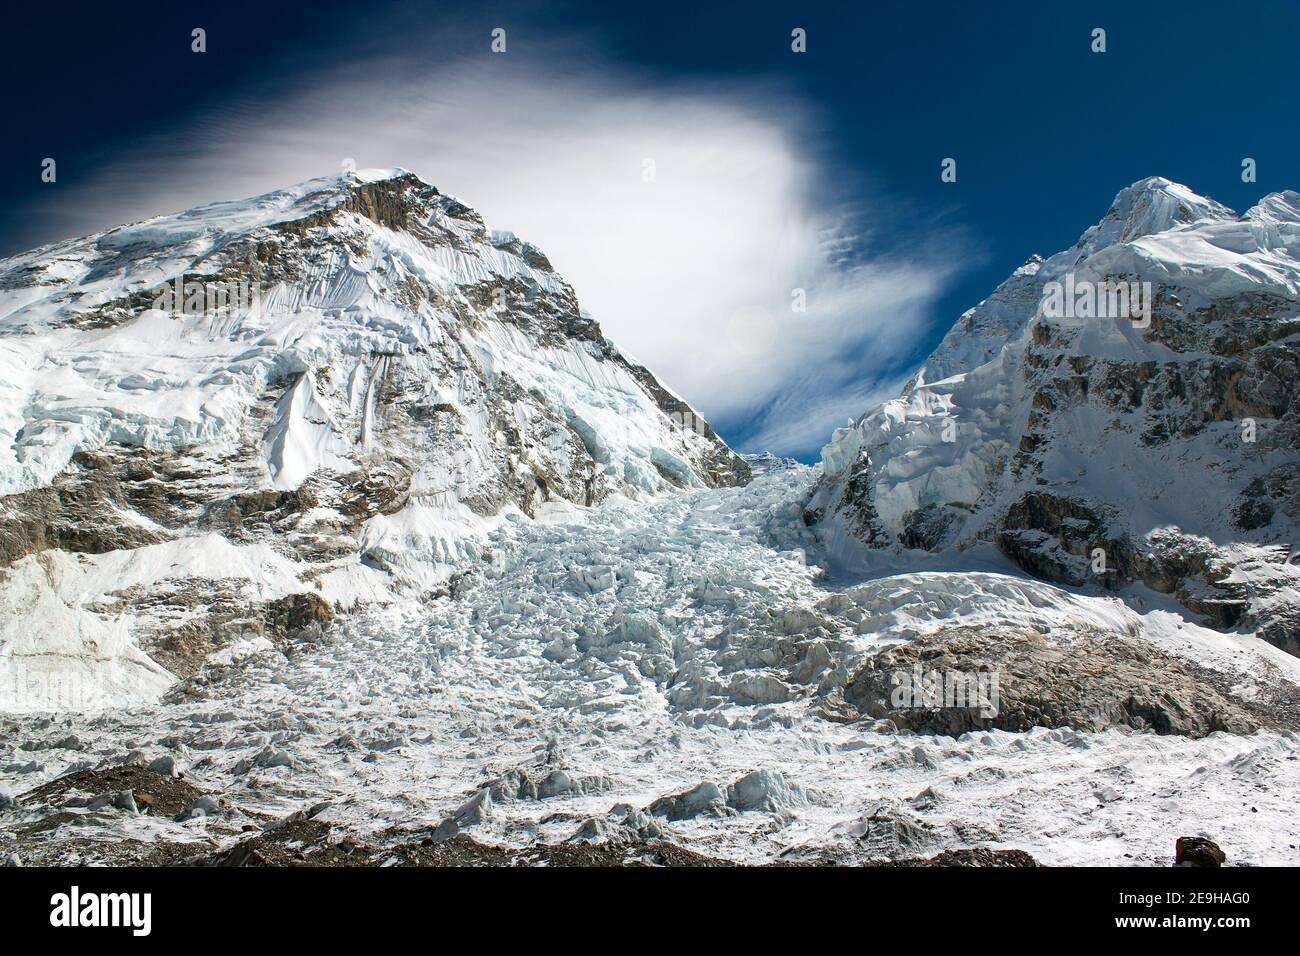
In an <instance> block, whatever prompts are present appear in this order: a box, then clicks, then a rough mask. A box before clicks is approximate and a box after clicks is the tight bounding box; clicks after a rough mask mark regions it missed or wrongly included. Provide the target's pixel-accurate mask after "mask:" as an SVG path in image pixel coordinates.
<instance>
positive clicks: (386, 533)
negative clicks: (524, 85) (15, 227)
mask: <svg viewBox="0 0 1300 956" xmlns="http://www.w3.org/2000/svg"><path fill="white" fill-rule="evenodd" d="M178 282H179V283H180V284H179V285H177V283H178ZM191 283H194V284H199V285H189V284H191ZM169 289H170V290H174V291H178V292H179V293H180V294H179V295H173V296H172V298H171V299H170V301H169V300H168V299H167V298H165V297H164V294H165V293H166V292H167V291H168V290H169ZM213 290H216V291H217V292H218V293H223V294H226V295H227V301H225V302H224V303H223V301H222V300H221V299H220V298H219V296H218V295H217V294H214V292H213ZM194 291H198V292H199V293H200V295H199V296H198V297H195V296H194V295H193V292H194ZM204 292H206V293H207V295H206V296H205V295H203V294H202V293H204ZM748 476H749V469H748V467H747V466H746V465H745V463H744V462H743V461H742V460H741V459H739V458H738V457H737V456H735V455H734V454H732V453H731V451H730V449H728V448H727V447H726V446H725V445H724V444H723V443H722V442H721V441H720V440H719V439H717V438H716V437H715V436H714V434H713V432H712V430H711V429H710V428H709V427H708V425H707V424H706V423H704V422H703V420H702V419H701V418H700V417H699V416H698V415H696V414H695V413H694V411H693V409H691V408H690V406H688V405H687V404H686V403H685V402H684V401H682V400H681V399H680V398H678V397H677V396H675V395H674V394H672V393H671V392H670V391H669V390H668V389H666V388H665V387H664V386H662V385H661V384H660V383H659V382H658V381H656V380H655V378H654V377H653V376H652V375H651V374H650V373H649V372H648V371H647V370H646V369H644V368H643V367H641V366H640V365H638V364H637V363H635V362H634V361H632V360H630V359H629V358H628V357H626V356H624V355H623V354H621V353H620V352H619V351H618V349H617V348H616V347H615V346H614V345H613V344H612V343H610V342H609V341H608V340H607V339H605V338H604V337H603V336H602V335H601V332H600V329H599V327H598V326H597V324H596V323H595V322H594V321H593V320H592V319H591V318H589V317H588V316H586V315H585V314H583V313H582V312H581V311H580V309H579V307H578V303H577V299H576V298H575V296H574V293H573V290H572V289H571V288H570V287H569V286H568V284H567V283H565V282H564V280H563V279H562V278H561V277H560V276H559V275H558V274H556V272H555V271H554V270H553V269H552V268H551V266H550V263H549V262H548V261H547V259H546V257H545V256H544V255H543V254H542V253H541V252H540V251H539V250H538V249H537V248H535V247H534V246H532V245H530V244H528V243H526V242H523V241H521V240H519V239H518V238H516V237H515V236H513V235H512V234H510V233H506V232H498V231H489V230H488V229H487V228H486V227H485V225H484V223H483V221H482V220H481V218H480V217H479V216H478V214H477V213H475V212H474V211H473V210H472V209H470V208H468V207H466V206H464V205H463V204H461V203H459V202H457V201H456V200H455V199H452V198H451V197H449V196H445V195H443V194H441V193H439V191H438V190H437V189H436V188H434V187H433V186H430V185H428V184H427V183H424V182H423V181H421V180H420V179H419V178H417V177H416V176H414V175H413V174H411V173H409V172H406V171H403V170H392V171H374V172H365V173H361V174H351V173H349V174H344V175H343V176H341V177H338V178H330V179H321V180H313V181H310V182H307V183H303V184H301V185H298V186H295V187H292V188H289V189H285V190H281V191H278V192H274V193H270V194H267V195H264V196H258V197H255V198H253V199H249V200H244V201H240V202H223V203H216V204H213V205H210V206H205V207H201V208H197V209H192V210H188V211H186V212H182V213H179V214H176V215H171V216H162V217H158V218H154V219H149V220H146V221H143V222H139V223H134V224H131V225H126V226H122V227H119V228H116V229H112V230H109V231H107V232H105V233H101V234H98V235H94V236H88V237H85V238H82V239H76V240H71V241H68V242H61V243H56V244H53V245H50V246H45V247H42V248H40V249H36V250H33V251H32V252H30V253H26V254H23V255H19V256H15V257H12V258H9V259H6V260H3V261H0V495H3V496H4V497H0V514H2V515H3V518H4V525H3V531H0V562H2V564H0V567H5V568H7V569H8V570H7V572H5V574H6V583H5V585H3V588H4V589H5V590H4V593H3V595H0V600H3V601H5V602H6V603H7V604H9V605H11V607H12V611H13V613H15V614H17V615H19V617H17V618H11V619H10V620H9V622H8V623H9V625H10V627H11V628H16V629H17V631H16V633H14V634H9V632H8V631H6V632H5V633H6V634H7V635H8V636H7V637H6V638H5V640H4V643H3V644H2V645H0V668H3V669H5V670H6V672H7V673H6V676H7V678H8V680H6V681H5V682H4V684H5V686H13V685H15V684H16V685H24V684H26V683H32V681H29V680H28V678H29V677H34V678H39V679H34V683H35V685H37V689H36V690H35V691H31V692H28V691H23V692H21V696H26V697H29V698H30V699H32V700H36V701H37V702H39V700H40V697H41V693H42V692H41V691H40V690H39V686H41V685H42V684H43V683H44V682H45V681H46V676H45V675H47V672H49V671H50V670H51V669H53V671H55V672H57V671H58V670H59V665H58V660H60V659H64V660H65V662H66V663H67V664H68V666H69V667H70V668H72V669H73V670H75V671H76V672H78V673H81V674H82V675H83V677H84V678H85V681H83V683H85V684H86V686H84V687H83V692H84V694H83V696H86V697H98V696H101V695H102V693H108V696H109V697H112V696H113V693H112V692H111V691H112V690H113V689H114V688H117V689H121V688H126V687H135V688H150V687H156V686H157V683H158V681H157V679H156V671H155V670H149V669H148V668H146V670H147V671H148V674H150V675H155V676H150V677H148V678H147V679H146V678H144V677H141V678H139V679H136V678H131V679H127V678H126V677H123V676H121V675H120V674H118V671H119V670H120V669H121V668H122V667H123V666H125V665H124V664H123V663H122V661H123V660H124V658H123V657H122V654H123V653H124V651H123V650H122V648H124V647H129V646H130V645H131V643H132V641H131V638H132V635H133V636H134V638H135V639H136V640H137V641H138V643H139V644H140V645H141V646H142V647H143V648H144V649H145V650H146V651H148V652H150V653H151V654H153V655H154V657H155V659H156V660H157V661H158V662H159V663H162V664H165V665H166V666H168V667H171V668H173V669H174V670H176V671H178V672H181V673H184V672H187V671H188V670H189V669H192V667H193V666H195V665H196V663H197V662H198V661H199V660H201V659H202V656H203V655H204V654H205V653H206V652H207V651H209V650H210V649H211V648H212V647H213V646H215V645H216V644H219V643H223V642H224V641H226V640H229V639H230V635H231V634H232V632H233V633H239V634H244V633H249V632H252V633H260V632H261V631H263V630H266V629H267V627H268V626H269V625H268V624H267V615H268V614H271V613H272V612H271V611H268V610H267V608H269V607H270V606H271V605H270V604H268V602H272V601H274V600H278V599H282V598H283V599H287V598H291V597H292V596H294V595H298V597H296V598H294V601H296V603H294V604H293V607H294V608H296V609H297V610H295V611H294V612H293V614H292V615H290V616H291V617H294V620H295V623H302V621H303V620H306V621H307V622H309V623H310V622H312V621H318V619H322V618H326V617H327V616H329V615H332V614H333V613H334V612H336V611H337V610H340V609H346V608H349V607H352V606H354V605H356V604H359V603H373V602H375V601H384V600H387V599H389V598H391V596H392V595H393V594H394V593H396V592H398V591H402V590H407V591H409V590H411V589H413V588H414V589H416V590H417V591H418V590H419V589H427V588H432V587H438V586H440V585H442V583H443V582H445V581H447V580H448V578H449V577H450V576H451V575H452V574H453V573H454V571H455V569H456V568H457V567H458V566H459V565H460V564H462V563H463V562H465V561H467V560H472V559H474V558H475V557H476V555H477V554H478V553H479V550H480V547H481V542H482V539H483V535H484V533H485V532H486V531H487V530H489V529H490V528H491V527H493V526H494V524H495V523H496V522H497V521H498V520H499V519H500V517H501V516H502V515H504V514H508V513H511V512H512V511H522V512H524V513H526V514H530V515H531V514H533V513H535V512H536V510H537V509H538V508H539V507H541V506H542V505H543V504H544V503H545V502H547V501H557V500H563V501H567V502H571V503H574V504H576V505H580V506H590V505H596V504H599V503H600V502H602V501H604V500H606V499H608V498H611V497H627V498H636V497H640V496H647V495H649V496H654V495H657V494H660V493H663V492H666V491H670V490H673V489H678V488H687V487H705V486H717V485H722V484H734V483H737V482H744V481H745V480H747V479H748ZM168 548H174V549H179V553H186V554H193V553H196V552H197V553H202V554H204V555H206V556H207V558H208V559H209V560H207V561H206V562H203V561H200V562H198V563H197V564H198V565H203V567H201V568H200V567H198V566H197V565H196V566H194V567H190V568H188V569H186V570H184V571H177V572H176V573H175V574H172V575H170V576H169V575H166V574H163V575H161V576H160V577H156V578H155V579H154V580H152V581H151V582H150V583H149V584H148V585H147V586H145V585H140V586H136V585H134V584H132V583H127V582H125V580H112V579H111V575H109V573H108V572H107V570H106V568H107V567H108V562H110V560H116V558H113V559H110V558H108V557H107V556H106V555H107V554H108V553H109V552H114V553H118V552H121V551H123V550H128V551H132V552H138V553H139V555H140V557H139V561H140V562H141V563H142V564H150V563H151V562H152V561H153V560H154V559H153V558H152V557H150V555H153V554H155V553H159V554H161V553H163V552H160V551H158V549H164V550H165V549H168ZM259 549H260V550H259ZM51 551H54V552H59V554H58V555H57V556H56V557H50V556H49V555H50V553H51ZM268 561H269V562H271V563H276V562H280V563H287V569H288V570H287V572H286V573H280V572H279V571H277V572H276V574H270V573H269V572H268V573H267V574H262V573H261V572H260V571H256V570H254V572H253V573H251V574H248V575H245V574H243V573H242V572H241V571H240V570H239V568H241V567H244V566H249V567H254V568H256V567H258V566H261V567H266V566H267V565H266V564H265V562H268ZM51 562H53V564H54V565H58V566H60V567H62V566H64V565H67V566H68V567H69V568H75V569H76V571H75V574H76V575H82V576H85V577H87V578H88V579H90V580H94V581H99V582H101V585H97V588H98V589H97V590H93V592H91V591H86V590H84V589H82V588H81V587H80V585H78V586H77V588H76V589H74V590H75V591H76V595H77V596H75V597H74V596H71V592H69V590H68V587H67V586H66V582H65V580H64V579H65V578H66V576H67V574H73V573H74V572H73V571H72V570H69V571H67V572H66V573H65V572H63V571H60V572H58V573H56V572H55V571H53V570H51ZM259 562H261V564H260V565H259ZM267 581H277V582H279V584H278V585H277V586H276V587H274V588H271V589H269V590H268V587H267V585H266V582H267ZM19 588H21V589H23V590H22V593H23V595H25V596H24V597H21V598H20V597H19V595H18V590H17V589H19ZM272 592H273V593H272ZM282 629H283V628H282ZM109 633H111V634H113V635H116V636H115V637H113V638H112V639H111V640H110V639H108V638H107V637H105V636H104V635H107V634H109ZM178 635H180V636H178ZM131 654H132V655H133V657H132V659H135V656H137V655H138V652H137V651H132V652H131ZM50 655H53V657H50ZM38 660H39V662H40V675H32V674H29V673H28V669H29V668H35V667H36V666H37V662H38ZM52 661H53V663H51V662H52ZM87 661H90V662H92V663H90V664H87ZM95 661H99V662H101V663H102V666H99V665H96V664H94V663H93V662H95ZM142 666H143V665H142ZM93 674H101V675H102V681H101V680H100V679H99V678H96V677H94V676H93ZM0 693H3V692H0ZM3 702H4V701H3V699H0V704H2V703H3Z"/></svg>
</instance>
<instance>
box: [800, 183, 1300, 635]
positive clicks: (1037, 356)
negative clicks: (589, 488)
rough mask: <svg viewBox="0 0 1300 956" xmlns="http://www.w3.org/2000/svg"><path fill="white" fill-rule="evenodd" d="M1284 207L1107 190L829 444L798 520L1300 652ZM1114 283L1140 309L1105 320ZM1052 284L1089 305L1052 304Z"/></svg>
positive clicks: (841, 540) (858, 540)
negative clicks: (1080, 220)
mask: <svg viewBox="0 0 1300 956" xmlns="http://www.w3.org/2000/svg"><path fill="white" fill-rule="evenodd" d="M1298 198H1300V197H1298V196H1297V194H1296V193H1294V192H1290V191H1288V192H1282V193H1274V194H1271V195H1269V196H1266V197H1264V199H1263V200H1261V201H1260V203H1259V204H1258V205H1257V206H1255V207H1254V208H1253V209H1252V210H1251V212H1250V213H1248V214H1247V215H1246V216H1243V217H1238V216H1237V215H1236V214H1235V213H1233V212H1232V211H1231V210H1229V209H1227V208H1226V207H1223V206H1221V205H1219V204H1218V203H1215V202H1213V201H1212V200H1208V199H1204V198H1203V197H1199V196H1197V195H1195V194H1194V193H1192V192H1191V191H1190V190H1188V189H1187V188H1186V187H1184V186H1180V185H1178V184H1176V183H1172V182H1170V181H1169V180H1165V179H1160V178H1153V179H1147V180H1142V181H1141V182H1139V183H1135V184H1134V185H1133V186H1130V187H1128V188H1126V189H1124V190H1121V191H1120V193H1119V195H1118V196H1117V198H1116V201H1115V203H1114V204H1113V205H1112V207H1111V208H1110V210H1109V211H1108V213H1107V214H1106V217H1105V218H1104V219H1103V220H1102V221H1101V222H1100V223H1099V224H1098V225H1097V226H1094V227H1092V228H1091V229H1089V230H1088V231H1087V232H1085V233H1084V235H1083V238H1082V239H1081V240H1080V241H1079V243H1078V244H1076V245H1075V246H1074V247H1072V248H1071V249H1068V250H1065V251H1064V252H1061V253H1058V254H1057V255H1055V256H1052V257H1051V258H1049V259H1047V260H1046V261H1044V262H1042V263H1041V264H1036V266H1037V267H1036V268H1032V269H1026V268H1023V267H1022V268H1021V269H1018V270H1016V272H1015V273H1014V274H1013V275H1012V276H1010V277H1009V278H1008V279H1007V280H1006V281H1005V282H1003V283H1002V285H1000V286H999V287H998V288H997V289H996V290H995V291H994V292H993V293H992V294H991V295H990V296H989V297H988V298H987V299H986V300H984V301H983V302H981V303H980V304H979V305H978V306H976V307H975V308H974V309H971V310H968V311H967V312H966V313H964V314H963V315H962V316H961V317H960V318H959V319H958V321H957V322H956V324H955V325H954V326H953V328H952V329H951V330H950V331H949V333H948V335H947V336H945V338H944V339H943V341H942V342H941V343H940V345H939V347H938V348H937V349H936V350H935V352H934V353H933V354H932V355H931V357H930V358H929V359H927V361H926V362H925V364H924V365H923V366H922V369H921V370H920V372H919V373H918V375H917V377H916V378H915V379H914V380H913V381H912V382H911V383H909V385H908V387H907V388H905V389H904V391H903V394H902V395H901V396H900V397H899V398H898V399H895V400H893V401H890V402H886V403H885V404H883V405H882V406H880V407H878V408H876V409H873V410H871V411H869V412H868V414H866V415H864V416H863V418H862V419H861V420H860V422H859V424H858V425H857V426H856V427H854V428H851V429H841V430H839V431H837V433H836V435H835V437H834V438H833V440H832V441H831V443H830V444H829V445H827V446H826V448H825V449H824V450H823V454H822V461H823V469H824V478H823V482H822V485H821V487H820V489H819V490H818V492H817V493H816V495H815V496H814V497H813V500H812V502H811V503H810V507H809V509H808V513H809V517H810V520H811V521H813V522H815V523H818V524H819V525H820V526H821V527H822V528H823V531H824V533H825V534H826V535H827V536H828V540H829V541H831V542H833V543H836V544H835V546H836V547H839V548H840V549H841V550H842V551H843V552H844V553H845V554H852V553H857V552H858V551H860V550H861V548H862V546H863V545H865V546H867V547H868V548H872V549H891V548H912V549H924V550H943V549H948V548H956V549H960V550H965V549H972V548H980V547H983V546H986V545H989V544H992V545H994V546H996V547H997V549H998V550H1000V551H1001V552H1002V553H1003V554H1004V555H1005V556H1008V557H1010V558H1011V559H1012V560H1014V561H1015V562H1017V563H1018V564H1019V565H1020V566H1021V567H1023V568H1024V569H1026V570H1028V571H1030V572H1032V573H1034V574H1038V575H1041V576H1043V577H1047V578H1049V579H1051V580H1056V581H1065V582H1068V583H1071V584H1076V585H1083V584H1094V585H1098V586H1101V587H1106V588H1124V587H1128V586H1130V585H1133V584H1135V583H1140V584H1141V585H1145V586H1147V587H1150V588H1152V589H1154V590H1157V591H1164V592H1174V593H1176V594H1177V596H1178V599H1179V600H1180V601H1182V602H1183V604H1184V606H1186V607H1188V608H1191V609H1192V610H1194V611H1196V612H1197V613H1199V614H1204V615H1206V616H1207V618H1209V619H1210V620H1212V621H1214V622H1215V623H1217V624H1218V625H1220V626H1225V625H1229V624H1235V623H1238V622H1243V621H1251V622H1252V623H1253V624H1254V625H1255V626H1256V627H1258V628H1259V629H1260V631H1261V633H1267V634H1268V635H1269V637H1270V639H1271V640H1274V641H1275V643H1278V644H1279V645H1280V646H1283V647H1286V648H1288V649H1291V650H1292V651H1293V652H1294V651H1296V650H1300V619H1298V617H1297V615H1296V613H1295V608H1296V607H1297V606H1300V600H1297V599H1298V598H1300V568H1296V567H1295V566H1294V565H1292V564H1290V563H1289V562H1288V560H1287V555H1288V554H1289V553H1290V551H1291V550H1293V549H1294V546H1295V542H1296V541H1297V540H1300V500H1297V498H1296V495H1295V491H1294V489H1295V488H1296V487H1297V482H1300V452H1298V451H1297V449H1300V391H1298V390H1297V383H1298V382H1300V305H1298V304H1297V302H1298V300H1300V224H1298V220H1297V208H1298V207H1297V199H1298ZM1031 261H1032V260H1031ZM1119 282H1122V283H1124V288H1125V292H1126V293H1127V292H1128V291H1130V290H1131V288H1132V287H1133V286H1134V285H1136V286H1137V287H1138V289H1139V293H1140V298H1142V302H1143V304H1142V305H1141V306H1140V307H1138V308H1134V309H1130V310H1129V311H1128V312H1125V313H1122V314H1121V313H1120V312H1111V311H1107V309H1108V307H1109V305H1110V299H1109V298H1108V299H1106V300H1105V301H1103V297H1108V296H1111V293H1110V292H1107V291H1105V289H1106V285H1103V284H1108V285H1111V286H1113V285H1114V284H1115V283H1119ZM1062 285H1064V286H1066V287H1068V288H1070V289H1081V290H1085V291H1086V292H1087V293H1089V294H1092V295H1093V296H1094V298H1093V300H1092V301H1093V304H1094V305H1095V306H1096V308H1090V309H1088V310H1087V311H1083V312H1081V313H1078V314H1071V315H1070V316H1069V317H1062V316H1060V315H1057V314H1055V313H1053V312H1052V311H1051V310H1049V309H1047V308H1045V302H1047V301H1048V300H1047V293H1048V289H1049V286H1054V287H1056V288H1057V290H1058V291H1059V289H1060V287H1061V286H1062ZM1143 290H1149V291H1143ZM1127 299H1128V296H1127V294H1126V296H1125V300H1127ZM1115 301H1118V299H1116V300H1115ZM1072 304H1073V303H1072ZM1098 552H1100V553H1102V554H1103V555H1104V556H1105V557H1104V559H1102V560H1101V561H1100V563H1098V559H1097V558H1096V557H1095V555H1096V553H1098ZM1090 562H1091V563H1090ZM1097 568H1100V569H1101V570H1097ZM1287 608H1290V610H1287Z"/></svg>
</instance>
